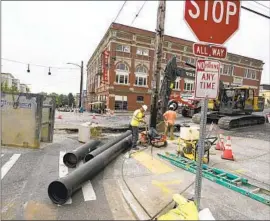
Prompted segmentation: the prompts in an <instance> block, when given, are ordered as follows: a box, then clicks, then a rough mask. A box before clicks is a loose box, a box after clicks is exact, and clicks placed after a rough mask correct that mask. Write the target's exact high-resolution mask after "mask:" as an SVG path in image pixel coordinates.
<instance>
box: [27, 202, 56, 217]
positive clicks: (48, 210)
mask: <svg viewBox="0 0 270 221" xmlns="http://www.w3.org/2000/svg"><path fill="white" fill-rule="evenodd" d="M24 218H25V219H26V220H33V219H35V220H56V218H57V217H56V211H55V208H54V207H53V206H52V205H48V204H42V203H38V202H34V201H29V202H27V203H26V204H25V208H24Z"/></svg>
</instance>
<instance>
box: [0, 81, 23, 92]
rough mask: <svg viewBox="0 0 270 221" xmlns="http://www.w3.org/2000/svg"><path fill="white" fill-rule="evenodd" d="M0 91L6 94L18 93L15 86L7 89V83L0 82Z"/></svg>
mask: <svg viewBox="0 0 270 221" xmlns="http://www.w3.org/2000/svg"><path fill="white" fill-rule="evenodd" d="M1 91H2V92H6V93H19V90H18V88H17V87H16V86H14V85H12V87H11V88H10V87H8V84H7V82H6V81H5V82H1Z"/></svg>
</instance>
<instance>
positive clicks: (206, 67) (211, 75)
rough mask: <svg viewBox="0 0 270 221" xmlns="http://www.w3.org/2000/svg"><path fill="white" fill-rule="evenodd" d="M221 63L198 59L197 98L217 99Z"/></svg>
mask: <svg viewBox="0 0 270 221" xmlns="http://www.w3.org/2000/svg"><path fill="white" fill-rule="evenodd" d="M219 72H220V62H219V61H211V60H204V59H198V60H197V63H196V76H195V97H196V98H209V99H216V97H217V96H218V89H219Z"/></svg>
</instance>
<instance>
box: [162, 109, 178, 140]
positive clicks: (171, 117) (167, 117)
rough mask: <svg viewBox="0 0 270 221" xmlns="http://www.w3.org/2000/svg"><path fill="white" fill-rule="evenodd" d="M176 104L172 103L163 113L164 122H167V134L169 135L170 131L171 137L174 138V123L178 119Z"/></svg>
mask: <svg viewBox="0 0 270 221" xmlns="http://www.w3.org/2000/svg"><path fill="white" fill-rule="evenodd" d="M173 109H174V106H173V105H172V104H171V105H170V107H169V110H168V111H166V112H165V113H164V114H163V117H164V122H165V135H166V136H167V134H168V132H170V139H171V140H174V135H173V131H174V124H175V120H176V112H175V111H174V110H173Z"/></svg>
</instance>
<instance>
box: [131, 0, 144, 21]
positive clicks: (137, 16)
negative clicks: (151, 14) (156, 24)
mask: <svg viewBox="0 0 270 221" xmlns="http://www.w3.org/2000/svg"><path fill="white" fill-rule="evenodd" d="M146 2H147V0H146V1H144V3H143V5H142V6H141V8H140V10H139V12H138V13H137V14H136V15H135V17H134V19H133V21H132V22H131V25H132V24H133V22H134V21H135V20H136V18H137V17H138V16H139V14H140V12H141V10H142V9H143V7H144V5H145V3H146Z"/></svg>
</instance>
